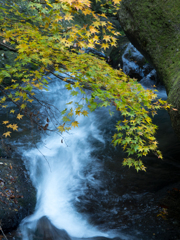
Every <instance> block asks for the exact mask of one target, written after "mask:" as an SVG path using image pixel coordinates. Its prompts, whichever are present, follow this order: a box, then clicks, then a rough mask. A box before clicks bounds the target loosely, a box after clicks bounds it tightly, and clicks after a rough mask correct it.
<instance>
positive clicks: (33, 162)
mask: <svg viewBox="0 0 180 240" xmlns="http://www.w3.org/2000/svg"><path fill="white" fill-rule="evenodd" d="M51 78H52V80H54V79H53V78H54V77H53V76H51ZM44 94H45V95H44ZM52 96H53V100H52ZM44 97H45V99H47V100H48V99H49V100H48V101H51V103H52V104H54V105H55V106H56V107H57V108H58V109H59V110H60V111H62V110H63V109H64V108H65V106H66V105H65V104H66V103H67V102H70V101H72V100H73V101H79V99H80V98H81V97H82V96H77V97H72V96H71V95H70V93H69V92H68V91H67V90H66V88H65V84H64V83H63V82H58V81H54V82H53V83H51V84H50V89H49V91H48V92H42V96H41V98H42V99H44ZM52 101H53V102H52ZM57 117H58V116H57ZM59 117H60V116H59ZM76 120H77V121H78V122H79V127H78V128H74V129H72V130H71V131H70V132H67V133H64V134H63V136H60V135H59V134H57V133H55V132H54V133H50V134H49V135H45V134H42V136H41V142H40V143H39V144H38V149H37V148H32V149H30V150H29V149H26V150H25V149H23V150H22V152H23V157H24V159H25V165H26V167H27V169H28V170H29V173H30V177H31V180H32V183H33V185H34V186H35V188H36V189H37V204H36V209H35V212H34V214H33V215H31V216H29V217H27V218H25V219H24V220H23V222H22V223H21V231H22V234H23V238H24V239H28V231H29V230H30V229H31V230H34V229H35V228H36V223H37V221H38V220H39V219H40V218H41V217H43V216H47V217H48V218H49V220H50V221H51V222H52V224H53V225H54V226H56V227H57V228H59V229H65V230H66V231H67V232H68V234H69V235H70V236H73V237H92V236H98V235H101V236H107V234H106V233H102V232H100V231H99V230H97V229H96V228H95V227H93V226H90V224H88V222H87V221H86V219H85V217H84V216H82V215H80V214H79V213H78V212H77V211H76V210H75V208H74V206H73V202H76V201H80V200H79V199H78V197H77V196H78V195H79V193H81V194H83V191H84V190H85V189H86V184H87V182H91V184H93V185H95V184H98V183H97V182H96V180H95V179H94V177H93V173H94V172H96V171H98V169H100V165H99V164H98V163H96V161H95V159H93V157H92V156H91V152H92V151H93V150H94V149H95V146H94V147H92V145H91V144H90V143H89V139H91V138H93V139H96V140H97V141H99V142H100V143H101V144H102V145H103V144H104V139H103V136H102V133H101V132H100V131H99V130H98V121H97V119H96V116H95V114H93V113H92V114H90V116H89V117H84V116H78V118H77V119H76ZM45 158H46V159H45ZM88 164H91V166H93V169H91V171H90V172H89V173H88V174H87V173H86V174H84V169H86V168H87V166H88ZM27 229H28V231H27Z"/></svg>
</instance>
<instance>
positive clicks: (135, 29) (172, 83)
mask: <svg viewBox="0 0 180 240" xmlns="http://www.w3.org/2000/svg"><path fill="white" fill-rule="evenodd" d="M118 17H119V21H120V24H121V26H122V27H123V29H124V31H125V33H126V35H127V37H128V38H129V40H130V41H131V42H132V43H133V45H134V46H135V47H136V48H137V49H138V50H139V51H140V52H141V53H142V54H143V55H144V56H145V57H146V59H148V60H149V61H150V62H151V63H152V64H153V65H154V67H155V69H156V70H157V73H158V76H159V78H160V80H161V81H162V82H163V83H164V85H165V88H166V91H167V94H168V101H169V103H171V104H172V105H173V107H174V108H177V109H178V111H173V110H171V111H170V112H169V113H170V116H171V121H172V125H173V127H174V129H175V132H176V133H177V134H178V136H179V137H180V88H179V87H180V61H179V59H180V1H179V0H173V1H172V0H167V1H164V0H143V1H140V0H138V1H137V0H122V2H121V9H120V11H119V13H118Z"/></svg>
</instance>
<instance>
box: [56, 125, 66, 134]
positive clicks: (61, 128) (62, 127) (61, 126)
mask: <svg viewBox="0 0 180 240" xmlns="http://www.w3.org/2000/svg"><path fill="white" fill-rule="evenodd" d="M57 129H58V130H59V131H60V132H64V131H65V129H64V125H60V126H59V127H57Z"/></svg>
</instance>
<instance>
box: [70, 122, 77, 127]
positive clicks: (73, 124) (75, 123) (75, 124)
mask: <svg viewBox="0 0 180 240" xmlns="http://www.w3.org/2000/svg"><path fill="white" fill-rule="evenodd" d="M78 124H79V123H78V122H77V121H74V122H72V123H71V125H72V126H73V127H78Z"/></svg>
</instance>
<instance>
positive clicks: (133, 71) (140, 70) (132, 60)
mask: <svg viewBox="0 0 180 240" xmlns="http://www.w3.org/2000/svg"><path fill="white" fill-rule="evenodd" d="M122 65H123V68H122V69H123V72H124V73H126V74H127V75H128V76H130V77H131V78H136V79H138V80H139V81H140V80H141V79H142V78H145V77H146V76H147V75H148V74H150V73H151V72H152V71H153V70H154V69H153V67H152V65H151V64H149V63H147V61H146V59H145V57H144V56H143V55H142V54H141V53H140V52H139V51H138V50H137V49H136V48H135V47H134V46H133V45H132V44H131V43H129V44H128V45H127V47H126V49H125V51H124V54H123V55H122ZM153 73H154V74H155V75H156V71H153ZM153 73H151V75H153ZM149 77H150V76H149ZM151 78H152V76H151ZM156 78H157V77H154V79H156Z"/></svg>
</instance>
